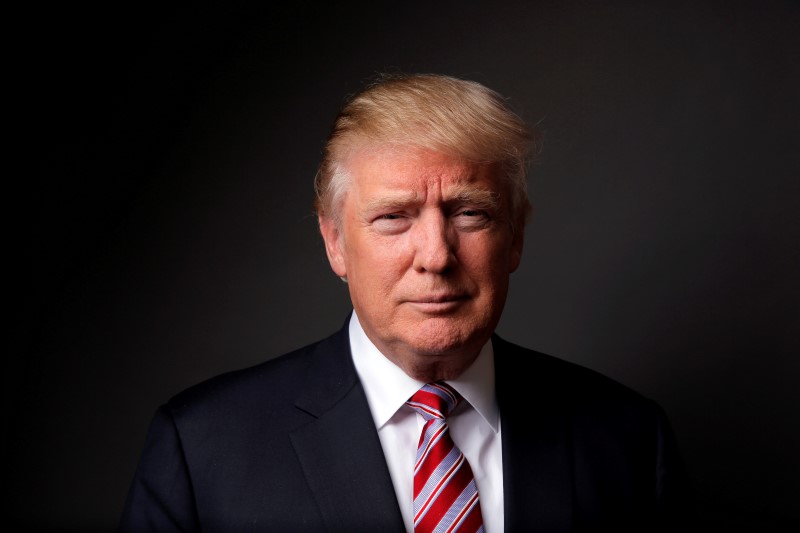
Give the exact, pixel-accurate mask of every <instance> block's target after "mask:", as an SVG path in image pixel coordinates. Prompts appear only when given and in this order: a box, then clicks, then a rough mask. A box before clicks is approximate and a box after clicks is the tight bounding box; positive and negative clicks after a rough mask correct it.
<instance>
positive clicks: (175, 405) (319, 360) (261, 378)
mask: <svg viewBox="0 0 800 533" xmlns="http://www.w3.org/2000/svg"><path fill="white" fill-rule="evenodd" d="M349 359H350V352H349V344H348V343H347V337H346V335H345V337H344V339H342V335H341V332H339V333H337V334H334V335H332V336H331V337H328V338H326V339H323V340H320V341H318V342H315V343H313V344H309V345H307V346H304V347H302V348H298V349H296V350H294V351H292V352H289V353H286V354H283V355H280V356H278V357H275V358H273V359H269V360H267V361H264V362H262V363H259V364H257V365H254V366H250V367H247V368H242V369H237V370H233V371H230V372H225V373H223V374H220V375H217V376H214V377H212V378H209V379H207V380H205V381H202V382H200V383H197V384H195V385H192V386H191V387H189V388H187V389H185V390H183V391H181V392H179V393H178V394H176V395H175V396H173V397H172V398H170V400H169V401H168V402H167V409H168V410H169V411H170V412H172V413H173V415H174V416H180V417H186V416H191V415H192V414H203V416H206V414H207V413H208V411H209V410H211V411H217V412H220V411H222V412H230V413H242V412H247V411H249V410H250V409H252V408H253V406H255V405H258V406H261V407H262V408H265V407H267V406H270V405H272V406H277V405H279V404H281V403H285V402H287V401H291V399H293V398H295V397H296V396H297V391H298V390H299V389H302V388H303V387H304V384H305V383H306V382H307V380H308V379H309V377H310V376H313V375H315V374H317V373H319V372H320V371H323V372H324V369H325V367H326V366H328V365H330V367H332V368H335V367H337V366H342V365H347V364H351V363H350V362H349ZM312 369H314V370H313V371H312ZM321 369H322V370H321Z"/></svg>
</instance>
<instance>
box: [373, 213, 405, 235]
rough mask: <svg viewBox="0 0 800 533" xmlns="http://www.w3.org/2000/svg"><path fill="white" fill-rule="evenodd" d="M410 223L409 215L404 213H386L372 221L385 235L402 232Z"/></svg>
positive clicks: (379, 231)
mask: <svg viewBox="0 0 800 533" xmlns="http://www.w3.org/2000/svg"><path fill="white" fill-rule="evenodd" d="M409 225H410V221H409V219H408V217H407V216H405V215H403V214H402V213H384V214H383V215H380V216H378V217H377V218H375V219H374V220H373V221H372V227H373V228H374V229H375V230H376V231H377V232H378V233H382V234H384V235H394V234H397V233H402V232H403V231H405V230H406V229H407V228H408V226H409Z"/></svg>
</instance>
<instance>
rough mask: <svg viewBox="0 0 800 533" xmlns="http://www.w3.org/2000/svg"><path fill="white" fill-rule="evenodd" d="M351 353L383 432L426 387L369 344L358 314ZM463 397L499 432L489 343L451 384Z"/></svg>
mask: <svg viewBox="0 0 800 533" xmlns="http://www.w3.org/2000/svg"><path fill="white" fill-rule="evenodd" d="M349 333H350V352H351V353H352V356H353V363H354V364H355V367H356V372H357V373H358V377H359V379H360V380H361V383H362V385H363V387H364V392H365V393H366V395H367V402H368V403H369V406H370V411H371V412H372V418H373V420H374V421H375V427H376V428H378V430H380V429H381V428H382V427H383V426H384V425H385V424H386V423H387V422H388V421H389V419H390V418H392V417H393V416H394V414H395V413H396V412H397V411H398V409H400V408H401V407H403V406H404V405H405V402H406V400H408V399H409V398H410V397H411V396H412V395H413V394H414V393H415V392H417V391H418V390H419V388H420V387H422V386H423V385H424V384H425V383H423V382H422V381H418V380H416V379H414V378H412V377H410V376H408V375H407V374H406V373H405V372H403V370H402V369H401V368H400V367H398V366H397V365H395V364H394V363H393V362H391V361H390V360H389V359H388V358H387V357H385V356H384V355H383V354H382V353H381V352H380V351H379V350H378V348H377V347H376V346H375V345H374V344H373V343H372V341H371V340H369V337H367V334H366V333H364V329H363V328H362V327H361V323H360V322H359V320H358V316H357V315H356V313H355V311H353V314H352V316H351V318H350V325H349ZM447 383H449V384H450V385H452V386H453V388H455V389H456V390H457V391H458V392H459V394H461V396H463V397H464V399H465V400H467V402H469V404H470V405H471V406H472V407H473V408H474V409H475V410H476V411H477V412H478V413H479V414H480V415H481V417H482V418H483V419H484V420H485V421H486V423H487V424H489V426H490V427H491V428H492V430H494V431H495V432H497V430H498V426H499V424H498V420H499V411H498V408H497V399H496V398H495V393H494V351H493V349H492V341H491V340H489V341H487V342H486V344H485V345H484V346H483V348H481V351H480V353H479V354H478V357H477V358H476V359H475V361H474V362H473V363H472V365H470V367H469V368H467V370H465V371H464V373H463V374H461V375H460V376H459V377H458V378H457V379H454V380H448V381H447Z"/></svg>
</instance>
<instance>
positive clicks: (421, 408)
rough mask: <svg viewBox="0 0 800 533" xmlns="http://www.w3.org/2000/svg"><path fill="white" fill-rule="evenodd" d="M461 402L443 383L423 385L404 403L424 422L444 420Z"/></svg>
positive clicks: (454, 392)
mask: <svg viewBox="0 0 800 533" xmlns="http://www.w3.org/2000/svg"><path fill="white" fill-rule="evenodd" d="M461 400H462V398H461V395H460V394H459V393H458V392H456V390H455V389H454V388H453V387H451V386H450V385H448V384H447V383H445V382H444V381H436V382H433V383H428V384H426V385H423V386H422V388H420V389H419V390H418V391H417V392H415V393H414V395H413V396H412V397H411V398H410V399H409V400H408V401H407V402H406V404H407V405H409V406H411V407H413V408H414V410H415V411H417V412H418V413H419V414H421V415H422V417H423V418H424V419H425V420H431V419H434V418H439V419H442V420H443V419H445V418H447V416H448V415H449V414H450V413H451V412H452V411H453V409H455V408H456V406H457V405H458V404H459V402H460V401H461Z"/></svg>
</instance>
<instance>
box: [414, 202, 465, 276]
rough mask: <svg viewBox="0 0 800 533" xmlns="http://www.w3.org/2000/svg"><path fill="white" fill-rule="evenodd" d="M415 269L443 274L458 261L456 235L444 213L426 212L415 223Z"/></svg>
mask: <svg viewBox="0 0 800 533" xmlns="http://www.w3.org/2000/svg"><path fill="white" fill-rule="evenodd" d="M411 238H412V239H413V246H414V269H415V270H416V271H418V272H432V273H435V274H442V273H445V272H447V271H448V270H449V269H451V268H452V267H453V266H454V265H455V263H456V256H455V250H456V235H455V232H453V231H451V230H450V228H449V227H448V224H447V218H446V217H445V216H444V215H443V214H442V213H426V214H424V215H421V216H420V217H419V218H418V219H417V220H416V223H415V224H414V232H413V234H412V235H411Z"/></svg>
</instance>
